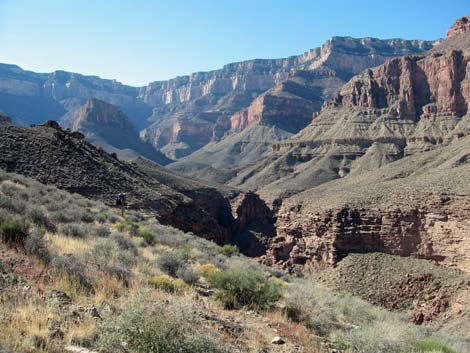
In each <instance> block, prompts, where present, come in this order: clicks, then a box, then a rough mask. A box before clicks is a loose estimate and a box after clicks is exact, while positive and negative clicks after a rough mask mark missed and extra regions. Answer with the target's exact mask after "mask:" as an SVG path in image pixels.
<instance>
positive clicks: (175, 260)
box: [157, 250, 189, 277]
mask: <svg viewBox="0 0 470 353" xmlns="http://www.w3.org/2000/svg"><path fill="white" fill-rule="evenodd" d="M188 261H189V258H188V256H187V254H186V253H185V252H184V251H180V250H172V251H165V252H162V253H161V254H160V255H159V256H158V259H157V265H158V268H159V269H160V270H162V271H163V272H165V273H166V274H168V275H170V276H172V277H176V276H177V273H178V271H179V269H180V268H183V267H185V266H186V265H187V263H188Z"/></svg>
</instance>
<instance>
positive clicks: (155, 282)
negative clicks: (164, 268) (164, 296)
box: [149, 275, 185, 293]
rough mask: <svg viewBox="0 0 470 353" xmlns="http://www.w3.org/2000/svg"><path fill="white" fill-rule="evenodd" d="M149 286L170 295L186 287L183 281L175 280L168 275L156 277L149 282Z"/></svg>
mask: <svg viewBox="0 0 470 353" xmlns="http://www.w3.org/2000/svg"><path fill="white" fill-rule="evenodd" d="M149 284H150V285H152V286H153V287H155V288H157V289H161V290H163V291H165V292H168V293H175V292H178V291H180V290H181V289H183V288H184V286H185V284H184V282H183V281H182V280H180V279H176V280H175V279H173V278H171V277H170V276H167V275H160V276H154V277H152V278H151V279H150V280H149Z"/></svg>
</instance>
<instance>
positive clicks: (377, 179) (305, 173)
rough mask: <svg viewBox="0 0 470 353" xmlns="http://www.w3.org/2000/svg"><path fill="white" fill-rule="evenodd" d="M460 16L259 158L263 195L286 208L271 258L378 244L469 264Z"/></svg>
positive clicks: (468, 68)
mask: <svg viewBox="0 0 470 353" xmlns="http://www.w3.org/2000/svg"><path fill="white" fill-rule="evenodd" d="M460 22H462V20H460ZM462 23H463V24H465V23H466V21H463V22H462ZM462 23H460V24H457V25H456V26H454V28H457V30H452V31H451V33H450V34H449V38H448V39H446V40H445V41H443V42H442V43H440V44H439V45H438V46H436V47H435V48H434V49H433V50H431V51H430V52H429V53H428V54H426V55H420V56H406V57H403V58H396V59H391V60H388V61H387V62H386V63H384V64H383V65H381V66H379V67H377V68H373V69H367V70H366V71H364V72H363V73H362V74H360V75H358V76H356V77H354V78H353V79H352V80H351V81H350V82H349V83H348V84H346V85H345V86H344V87H343V88H342V89H341V91H340V93H339V94H338V95H337V96H335V97H334V98H333V99H332V100H331V101H329V102H328V103H327V104H325V106H324V108H323V109H322V112H321V113H320V114H319V115H318V116H317V117H315V118H314V119H313V122H312V123H311V124H310V125H309V126H308V127H307V128H305V129H304V130H302V131H301V132H300V133H299V134H297V135H295V136H294V137H292V138H290V139H289V140H287V141H285V142H282V143H280V144H278V145H277V146H276V147H275V149H276V154H277V155H276V156H274V157H273V158H272V159H271V160H267V161H263V163H264V164H263V163H261V165H260V166H258V167H256V166H255V167H253V169H252V170H251V173H252V174H251V175H252V178H258V179H257V180H260V179H261V177H260V175H261V176H262V177H266V179H265V181H267V185H265V186H264V187H263V188H261V189H260V193H261V195H263V196H264V197H265V198H266V199H269V200H271V201H272V202H273V204H274V205H276V206H277V207H278V208H279V212H278V221H277V237H276V238H275V239H273V240H272V242H271V245H270V249H269V250H268V256H267V258H266V261H267V262H274V263H278V264H281V265H282V266H286V267H288V268H292V266H294V267H295V266H305V265H311V266H314V265H315V264H321V263H326V264H333V263H335V262H337V261H338V260H339V259H341V258H342V257H344V256H345V255H347V254H348V253H353V252H374V251H380V252H385V253H390V254H394V255H400V256H416V257H421V258H426V259H432V260H435V261H439V262H440V263H442V264H445V265H448V266H455V267H458V268H460V269H463V270H466V271H469V270H470V257H469V256H468V254H469V250H470V238H469V236H470V223H469V222H468V218H469V216H470V214H469V211H468V210H469V205H470V187H469V186H468V184H467V182H466V180H468V179H469V177H470V170H469V169H468V160H469V157H468V155H469V153H470V150H469V148H468V146H469V145H468V142H469V140H468V137H466V136H467V135H468V134H469V132H470V130H469V126H470V125H469V122H470V116H469V115H468V111H467V110H468V107H469V104H470V86H469V82H470V64H469V61H470V37H469V35H468V33H467V32H466V30H464V29H462V28H465V27H462ZM256 168H258V170H256ZM253 170H255V171H257V172H258V174H256V173H253ZM303 190H306V191H303ZM302 191H303V192H302ZM299 192H300V193H299ZM297 193H298V195H296V196H292V197H288V196H289V195H292V194H297ZM286 196H287V197H286Z"/></svg>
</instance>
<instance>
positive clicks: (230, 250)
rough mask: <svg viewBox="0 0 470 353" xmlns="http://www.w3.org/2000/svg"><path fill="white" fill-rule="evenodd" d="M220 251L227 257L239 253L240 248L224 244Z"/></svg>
mask: <svg viewBox="0 0 470 353" xmlns="http://www.w3.org/2000/svg"><path fill="white" fill-rule="evenodd" d="M220 253H221V254H222V255H225V256H227V257H231V256H236V255H240V250H238V247H237V246H236V245H229V244H226V245H224V246H222V247H221V248H220Z"/></svg>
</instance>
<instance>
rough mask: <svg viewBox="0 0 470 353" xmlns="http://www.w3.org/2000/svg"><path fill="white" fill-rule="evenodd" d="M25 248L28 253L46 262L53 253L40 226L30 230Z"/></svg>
mask: <svg viewBox="0 0 470 353" xmlns="http://www.w3.org/2000/svg"><path fill="white" fill-rule="evenodd" d="M25 250H26V253H28V254H30V255H34V256H36V257H38V258H39V259H40V260H41V261H43V262H45V263H48V262H49V261H50V260H51V255H50V254H49V250H48V249H47V242H46V240H45V239H44V231H42V229H40V228H37V227H34V228H33V229H31V230H30V232H29V235H28V237H27V238H26V241H25Z"/></svg>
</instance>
